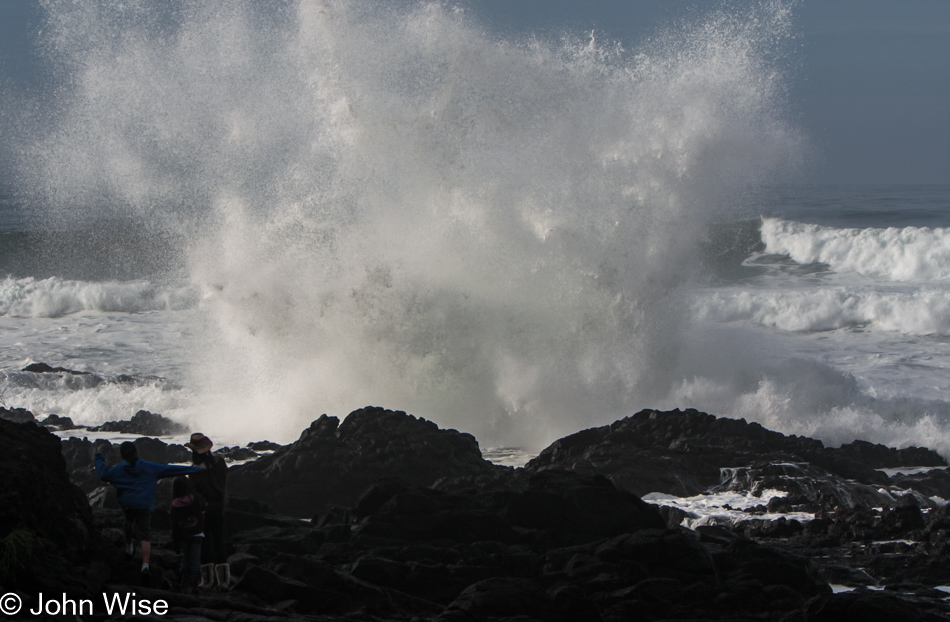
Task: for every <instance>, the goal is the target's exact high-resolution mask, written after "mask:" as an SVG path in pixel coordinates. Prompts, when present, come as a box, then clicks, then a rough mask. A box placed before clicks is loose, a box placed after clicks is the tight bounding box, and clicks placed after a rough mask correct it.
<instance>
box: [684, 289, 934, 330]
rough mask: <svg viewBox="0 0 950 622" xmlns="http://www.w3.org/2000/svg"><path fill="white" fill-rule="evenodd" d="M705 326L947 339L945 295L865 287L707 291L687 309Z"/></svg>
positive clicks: (932, 291)
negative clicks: (745, 324) (741, 325)
mask: <svg viewBox="0 0 950 622" xmlns="http://www.w3.org/2000/svg"><path fill="white" fill-rule="evenodd" d="M692 309H693V314H694V316H695V317H696V318H697V319H700V320H703V321H706V322H717V323H719V322H723V323H724V322H739V321H748V322H753V323H756V324H760V325H763V326H767V327H769V328H777V329H779V330H784V331H827V330H837V329H842V328H859V327H860V328H867V329H878V330H884V331H893V332H898V333H904V334H907V335H941V336H946V335H950V291H947V290H941V289H933V288H922V289H919V290H915V291H880V290H873V289H869V288H866V287H828V288H814V287H809V288H804V289H782V290H777V289H764V290H763V289H742V290H733V289H725V290H714V291H707V292H705V294H704V295H703V296H701V297H700V298H698V299H697V300H696V301H695V302H694V303H693V305H692Z"/></svg>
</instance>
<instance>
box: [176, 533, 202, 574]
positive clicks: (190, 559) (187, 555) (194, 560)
mask: <svg viewBox="0 0 950 622" xmlns="http://www.w3.org/2000/svg"><path fill="white" fill-rule="evenodd" d="M202 540H204V538H202V537H201V536H191V537H190V538H184V542H182V543H181V565H180V566H179V569H180V570H181V574H182V577H184V576H185V575H186V574H187V575H191V576H192V577H196V578H197V577H200V576H201V549H202V548H203V547H202V546H201V544H202V542H201V541H202Z"/></svg>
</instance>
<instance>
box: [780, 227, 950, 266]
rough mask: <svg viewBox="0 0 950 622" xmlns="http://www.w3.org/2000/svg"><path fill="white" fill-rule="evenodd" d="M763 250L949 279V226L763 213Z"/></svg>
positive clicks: (801, 259) (801, 258) (805, 260)
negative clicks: (804, 219)
mask: <svg viewBox="0 0 950 622" xmlns="http://www.w3.org/2000/svg"><path fill="white" fill-rule="evenodd" d="M762 241H763V242H764V243H765V246H766V252H768V253H774V254H778V255H788V256H789V257H791V258H792V259H794V260H795V261H796V262H798V263H800V264H810V263H823V264H827V265H829V266H830V267H831V269H833V270H835V271H838V272H852V273H856V274H860V275H863V276H870V277H876V278H881V279H888V280H892V281H945V280H948V279H950V229H946V228H933V229H931V228H929V227H904V228H896V227H888V228H886V229H875V228H869V229H836V228H833V227H823V226H820V225H811V224H804V223H799V222H794V221H789V220H782V219H779V218H763V219H762Z"/></svg>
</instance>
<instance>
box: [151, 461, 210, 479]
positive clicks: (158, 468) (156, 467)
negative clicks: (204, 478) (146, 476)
mask: <svg viewBox="0 0 950 622" xmlns="http://www.w3.org/2000/svg"><path fill="white" fill-rule="evenodd" d="M149 464H150V465H152V466H151V468H152V473H154V474H155V477H157V478H158V479H163V478H166V477H175V476H176V475H189V474H191V473H197V472H198V471H200V470H201V469H200V468H199V467H196V466H187V465H181V464H158V463H156V462H150V463H149Z"/></svg>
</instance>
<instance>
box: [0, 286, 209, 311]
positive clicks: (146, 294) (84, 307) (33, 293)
mask: <svg viewBox="0 0 950 622" xmlns="http://www.w3.org/2000/svg"><path fill="white" fill-rule="evenodd" d="M197 294H198V290H197V289H195V288H194V287H191V286H189V285H181V286H156V285H154V284H152V283H149V282H148V281H107V282H85V281H71V280H64V279H60V278H57V277H50V278H47V279H35V278H33V277H26V278H20V279H17V278H10V277H7V278H5V279H0V316H9V317H34V318H41V317H45V318H55V317H62V316H64V315H69V314H71V313H78V312H80V311H105V312H116V313H140V312H143V311H156V310H181V309H187V308H191V307H194V306H195V304H197V302H198V296H197Z"/></svg>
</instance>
